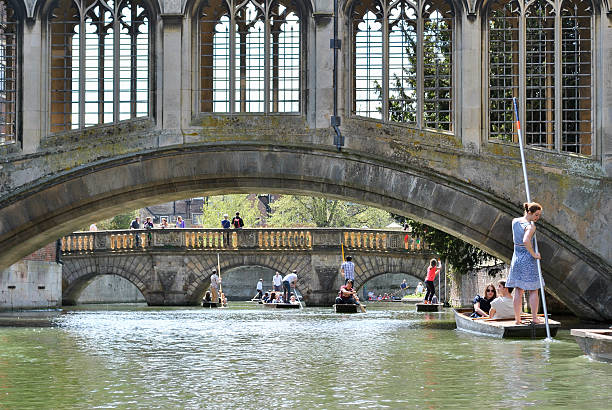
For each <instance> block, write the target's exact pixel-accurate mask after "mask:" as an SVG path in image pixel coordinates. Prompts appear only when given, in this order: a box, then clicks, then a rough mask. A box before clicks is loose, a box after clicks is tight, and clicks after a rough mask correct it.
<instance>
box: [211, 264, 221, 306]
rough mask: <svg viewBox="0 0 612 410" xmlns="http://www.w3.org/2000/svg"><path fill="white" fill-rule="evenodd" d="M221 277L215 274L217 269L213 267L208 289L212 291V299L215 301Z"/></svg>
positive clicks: (216, 301)
mask: <svg viewBox="0 0 612 410" xmlns="http://www.w3.org/2000/svg"><path fill="white" fill-rule="evenodd" d="M220 282H221V278H219V275H217V270H216V269H213V271H212V275H211V276H210V291H211V293H212V300H213V302H215V303H218V302H219V283H220Z"/></svg>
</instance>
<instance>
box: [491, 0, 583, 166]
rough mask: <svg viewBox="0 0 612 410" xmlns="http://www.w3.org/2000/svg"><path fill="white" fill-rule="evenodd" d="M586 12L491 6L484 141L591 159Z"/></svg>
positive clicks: (578, 7)
mask: <svg viewBox="0 0 612 410" xmlns="http://www.w3.org/2000/svg"><path fill="white" fill-rule="evenodd" d="M591 15H592V8H591V5H590V3H589V2H588V1H577V0H564V1H562V0H553V1H550V2H549V1H546V0H534V1H532V2H528V3H527V2H525V1H524V0H511V1H508V0H497V1H495V2H493V3H492V4H491V6H490V9H489V12H488V55H489V58H488V64H489V67H488V74H489V81H488V87H489V88H488V93H489V99H488V101H489V107H488V122H489V124H488V128H489V139H490V140H498V141H513V142H517V141H516V138H517V137H516V129H515V125H514V111H513V106H512V98H513V97H518V99H519V109H520V113H521V114H522V115H521V118H522V119H523V121H522V127H523V130H524V133H525V143H526V144H527V145H531V146H536V147H541V148H545V149H549V150H556V151H562V152H573V153H580V154H584V155H591V154H592V117H591V115H592V114H591V111H592V110H591V108H592V107H591V103H592V84H591V76H592V69H591V67H592V65H591V63H592V55H591V50H592V44H591V43H592V28H591V24H592V22H591Z"/></svg>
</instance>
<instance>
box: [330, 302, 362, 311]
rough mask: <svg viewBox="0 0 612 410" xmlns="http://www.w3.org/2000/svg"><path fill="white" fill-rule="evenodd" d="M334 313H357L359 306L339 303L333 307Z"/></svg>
mask: <svg viewBox="0 0 612 410" xmlns="http://www.w3.org/2000/svg"><path fill="white" fill-rule="evenodd" d="M334 312H336V313H357V312H359V306H358V305H355V304H352V303H351V304H348V303H341V304H339V305H334Z"/></svg>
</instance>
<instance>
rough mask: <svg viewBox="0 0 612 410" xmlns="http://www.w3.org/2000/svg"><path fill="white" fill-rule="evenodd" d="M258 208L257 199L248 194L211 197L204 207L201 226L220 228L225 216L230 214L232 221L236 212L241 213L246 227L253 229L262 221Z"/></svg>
mask: <svg viewBox="0 0 612 410" xmlns="http://www.w3.org/2000/svg"><path fill="white" fill-rule="evenodd" d="M258 206H259V200H258V199H257V197H255V198H251V197H250V196H249V195H248V194H235V195H217V196H209V197H208V201H207V202H206V203H205V204H204V206H203V207H202V216H201V218H200V221H199V224H200V225H202V227H203V228H220V227H221V220H222V219H223V214H228V215H229V220H230V221H231V220H232V218H233V217H234V215H235V214H236V212H240V217H241V218H242V220H243V221H244V227H245V228H251V227H253V226H257V225H258V224H259V222H260V220H261V214H260V211H259V208H258Z"/></svg>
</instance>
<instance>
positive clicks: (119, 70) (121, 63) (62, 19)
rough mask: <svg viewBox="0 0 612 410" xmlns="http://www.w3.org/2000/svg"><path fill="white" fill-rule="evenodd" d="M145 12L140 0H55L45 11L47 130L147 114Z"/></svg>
mask: <svg viewBox="0 0 612 410" xmlns="http://www.w3.org/2000/svg"><path fill="white" fill-rule="evenodd" d="M149 28H150V17H149V12H148V8H147V6H146V4H145V3H144V2H142V1H141V0H119V1H113V0H110V1H103V0H59V1H58V2H57V3H56V4H55V6H54V8H53V9H52V11H51V15H50V16H49V36H50V44H51V53H50V54H51V56H50V69H51V90H50V91H51V98H50V104H51V107H50V116H51V118H50V131H51V132H58V131H67V130H72V129H80V128H84V127H89V126H93V125H99V124H107V123H113V122H118V121H121V120H126V119H130V118H136V117H143V116H147V115H149V92H150V91H149V90H150V78H149V77H150V74H149V73H150V56H149V54H150V52H149V48H150V44H151V40H150V34H149Z"/></svg>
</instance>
